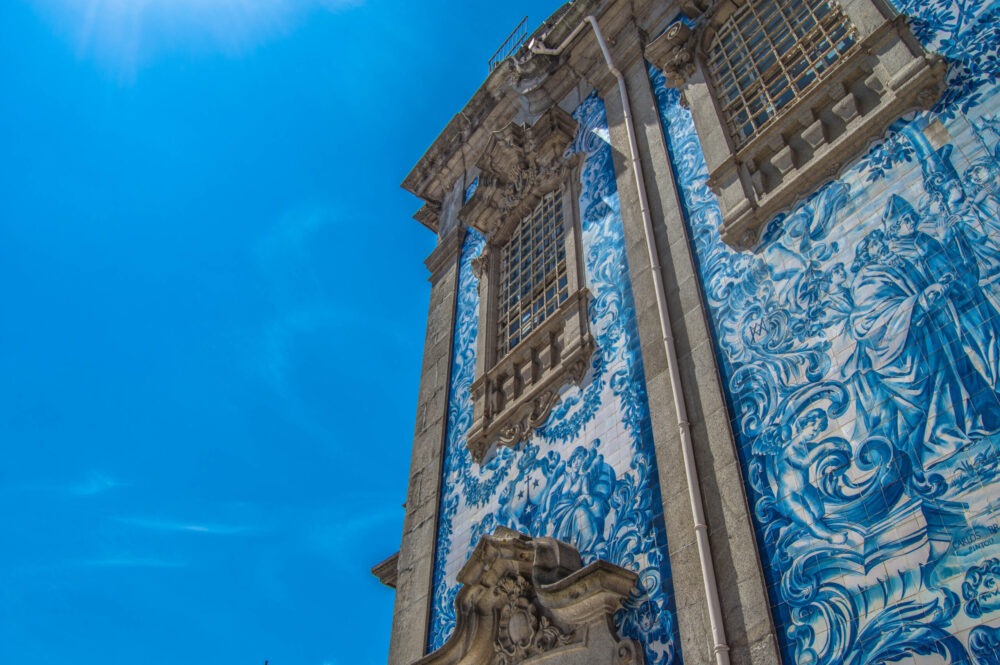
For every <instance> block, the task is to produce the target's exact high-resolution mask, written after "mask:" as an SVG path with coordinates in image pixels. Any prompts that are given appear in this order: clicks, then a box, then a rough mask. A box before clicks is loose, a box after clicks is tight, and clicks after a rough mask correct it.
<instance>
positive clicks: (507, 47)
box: [490, 16, 528, 72]
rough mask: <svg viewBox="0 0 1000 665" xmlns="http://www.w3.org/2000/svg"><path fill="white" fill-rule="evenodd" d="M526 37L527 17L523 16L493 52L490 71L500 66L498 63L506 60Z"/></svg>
mask: <svg viewBox="0 0 1000 665" xmlns="http://www.w3.org/2000/svg"><path fill="white" fill-rule="evenodd" d="M527 38H528V17H527V16H525V17H524V18H522V19H521V22H520V23H518V24H517V27H516V28H514V30H513V31H512V32H511V33H510V34H509V35H508V36H507V39H505V40H504V42H503V44H501V45H500V48H498V49H497V52H496V53H494V54H493V57H492V58H490V71H491V72H492V71H493V70H494V69H496V68H497V67H499V66H500V63H501V62H503V61H504V60H506V59H507V58H509V57H510V56H511V54H513V53H514V51H516V50H517V49H518V48H520V46H521V44H523V43H524V40H525V39H527Z"/></svg>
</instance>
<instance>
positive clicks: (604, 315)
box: [428, 96, 681, 665]
mask: <svg viewBox="0 0 1000 665" xmlns="http://www.w3.org/2000/svg"><path fill="white" fill-rule="evenodd" d="M574 117H575V119H576V120H577V122H578V123H579V130H578V132H577V136H576V138H575V140H574V143H573V145H572V146H571V147H570V148H569V151H570V152H581V153H583V154H584V155H585V162H584V167H583V171H582V175H581V181H582V182H581V184H582V188H581V190H582V192H583V193H582V194H581V197H580V210H581V216H582V220H581V222H582V224H581V225H582V232H583V234H582V239H583V252H584V261H585V266H586V280H587V287H588V289H589V290H590V293H591V295H592V304H591V306H590V325H591V332H592V333H593V334H594V337H595V338H596V340H597V346H598V350H597V351H596V352H595V354H594V356H593V359H592V363H591V367H590V369H589V371H588V373H587V376H586V377H585V379H584V381H583V385H582V387H567V388H566V389H565V390H564V391H563V393H562V396H561V401H560V403H559V404H558V405H557V406H556V407H555V409H554V410H553V412H552V415H551V417H550V418H549V420H548V422H546V423H545V425H544V426H542V427H541V428H539V429H538V430H536V432H535V434H534V435H533V436H532V438H531V440H530V442H528V443H526V444H522V445H520V446H519V447H518V448H516V449H502V450H500V451H499V452H498V454H497V455H496V456H495V457H494V458H493V459H492V460H490V461H489V462H488V463H486V464H485V465H484V466H482V467H480V466H479V465H477V464H475V463H473V462H472V461H471V459H470V457H469V454H468V452H467V450H466V447H465V436H466V433H467V432H468V429H469V426H470V423H471V420H472V403H471V400H470V399H469V387H470V386H471V384H472V381H473V378H474V377H473V374H474V366H475V350H476V334H477V332H478V330H477V327H478V321H477V310H478V306H479V294H478V292H477V287H478V283H477V280H476V278H475V277H474V275H473V272H472V268H471V261H472V259H473V258H474V257H475V256H477V255H478V254H479V253H480V252H481V251H482V248H483V245H484V239H483V237H482V236H481V235H479V234H478V233H476V232H475V231H470V232H469V234H468V236H467V238H466V241H465V245H464V247H463V250H462V260H461V269H460V275H459V286H458V291H459V293H458V311H457V319H456V328H455V337H454V356H453V364H452V376H451V385H450V395H449V408H448V433H447V438H446V452H445V462H444V482H443V489H442V496H441V519H440V522H439V524H440V526H439V532H438V539H437V551H436V559H435V569H434V598H433V609H432V616H431V631H430V639H429V644H428V648H429V649H431V650H433V649H436V648H438V647H440V646H441V645H442V644H443V643H444V642H445V640H446V639H447V637H448V636H449V635H450V633H451V631H452V630H453V628H454V623H455V608H454V600H455V594H456V593H457V591H458V586H457V584H456V582H455V578H456V575H457V573H458V571H459V570H460V569H461V567H462V565H463V564H464V563H465V562H466V560H467V559H468V557H469V555H470V554H471V552H472V550H473V548H474V547H475V545H476V543H477V542H478V540H479V538H480V537H481V536H482V535H483V534H485V533H492V532H493V530H494V529H495V528H496V527H497V526H498V525H504V526H508V527H511V528H513V529H517V530H519V531H521V532H524V533H528V534H530V535H545V536H554V537H556V538H559V539H562V540H565V541H568V542H570V543H573V544H574V545H575V546H576V547H577V548H578V549H579V550H580V552H581V554H582V556H583V558H584V562H585V563H586V562H590V561H593V560H595V559H597V558H601V559H605V560H608V561H611V562H613V563H616V564H618V565H621V566H623V567H625V568H628V569H630V570H633V571H635V572H637V573H638V574H639V579H640V583H639V586H640V589H639V590H638V591H637V593H635V594H634V595H633V597H632V598H630V600H629V602H628V604H627V607H626V608H625V609H624V610H622V611H621V612H619V613H618V616H617V621H618V624H619V629H620V631H621V632H622V634H624V635H626V636H629V637H634V638H637V639H638V640H640V641H641V643H642V644H644V645H646V648H647V654H646V656H647V662H649V663H650V664H651V665H665V664H667V663H680V662H681V659H680V654H679V652H678V646H677V645H678V641H677V633H676V628H675V621H674V602H673V597H672V591H671V583H670V568H669V562H668V561H667V557H666V552H667V544H666V536H665V532H664V529H663V519H662V508H661V501H660V496H659V486H658V480H657V469H656V464H655V458H654V454H653V444H652V437H651V434H650V424H649V406H648V403H647V399H646V394H645V380H644V378H643V368H642V359H641V357H640V353H639V340H638V336H637V332H636V324H635V306H634V304H633V301H632V291H631V285H630V282H629V279H628V267H627V263H626V258H625V244H624V237H623V234H622V224H621V217H620V214H619V204H618V193H617V188H616V183H615V174H614V166H613V164H612V154H611V147H610V145H609V137H608V129H607V120H606V118H605V114H604V105H603V103H602V101H601V100H600V99H599V98H598V97H596V96H591V97H589V98H588V99H586V100H585V101H584V102H583V103H582V104H581V105H580V107H579V108H578V109H577V110H576V112H575V114H574Z"/></svg>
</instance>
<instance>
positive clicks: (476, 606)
mask: <svg viewBox="0 0 1000 665" xmlns="http://www.w3.org/2000/svg"><path fill="white" fill-rule="evenodd" d="M458 580H459V582H460V583H461V584H462V585H463V586H462V589H461V590H460V591H459V592H458V597H457V598H456V600H455V607H456V610H457V625H456V626H455V632H454V633H453V634H452V636H451V638H449V640H448V641H447V642H446V643H445V644H444V646H442V647H441V648H440V649H438V650H437V651H435V652H433V653H431V654H429V655H427V656H426V657H424V658H421V659H420V660H419V661H417V665H518V664H520V663H525V664H526V665H543V664H544V665H591V664H593V665H598V664H600V665H630V664H635V665H642V663H643V656H642V650H641V648H639V645H638V644H636V643H635V642H634V641H632V640H629V639H622V638H620V637H619V636H618V635H616V634H615V633H614V631H613V628H612V627H613V625H614V622H613V616H614V613H615V611H616V610H617V609H618V608H619V607H620V605H621V603H622V602H623V601H624V600H625V599H626V598H627V597H628V595H629V593H630V592H631V591H632V588H633V586H634V584H635V580H636V575H635V573H633V572H631V571H627V570H625V569H623V568H619V567H617V566H613V565H611V564H609V563H607V562H604V561H595V562H594V563H591V564H589V565H588V566H585V567H584V566H583V565H582V563H581V561H580V554H579V553H578V552H577V551H576V549H575V548H574V547H572V546H571V545H568V544H566V543H564V542H561V541H558V540H555V539H553V538H529V537H528V536H525V535H523V534H519V533H517V532H516V531H511V530H510V529H505V528H503V527H500V528H499V529H498V530H497V531H496V533H494V534H493V535H492V536H484V537H483V538H482V539H481V540H480V541H479V545H478V546H477V547H476V549H475V551H474V552H473V553H472V556H471V557H470V559H469V561H468V563H466V564H465V566H464V567H463V568H462V570H461V572H460V573H459V575H458Z"/></svg>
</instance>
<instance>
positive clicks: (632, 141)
mask: <svg viewBox="0 0 1000 665" xmlns="http://www.w3.org/2000/svg"><path fill="white" fill-rule="evenodd" d="M588 23H589V24H590V27H591V28H593V30H594V36H595V37H596V38H597V43H598V45H599V46H600V47H601V53H603V54H604V62H605V63H606V64H607V66H608V69H609V70H610V72H611V74H612V75H613V76H614V77H615V79H616V80H617V81H618V92H619V94H620V95H621V102H622V110H623V112H624V115H625V131H626V133H627V134H628V144H629V152H630V155H629V159H630V163H631V166H632V174H633V175H634V176H635V185H636V189H637V190H638V194H639V212H640V213H641V215H642V226H643V232H644V234H645V240H646V251H647V253H648V254H649V264H650V270H651V271H652V274H653V285H654V291H655V294H656V310H657V313H658V314H659V317H660V331H661V332H662V334H663V350H664V352H665V354H666V357H667V370H668V372H669V375H670V388H671V391H672V392H673V398H674V410H675V412H676V416H677V429H678V431H679V433H680V439H681V450H682V453H683V458H684V475H685V476H686V478H687V485H688V499H689V500H690V502H691V515H692V517H693V518H694V531H695V539H696V542H697V544H698V559H699V561H700V563H701V576H702V582H703V583H704V587H705V601H706V603H707V604H708V618H709V624H710V626H711V630H712V651H713V653H714V654H715V662H716V664H717V665H729V645H728V644H727V643H726V635H725V631H724V630H723V624H722V605H721V603H720V601H719V586H718V582H717V579H716V576H715V566H714V565H713V564H712V549H711V544H710V543H709V540H708V525H707V524H706V522H705V510H704V507H703V505H702V501H701V493H700V492H699V487H700V482H699V480H698V469H697V467H696V466H695V460H694V447H693V445H692V443H691V427H690V424H689V422H688V416H687V407H686V406H685V404H684V391H683V382H682V380H681V375H680V369H679V367H678V363H677V349H676V347H675V345H674V335H673V328H672V326H671V324H670V309H669V307H668V305H667V297H666V293H665V291H664V288H663V276H662V271H661V268H660V261H659V254H658V252H657V251H656V240H655V237H654V235H653V219H652V216H651V215H650V212H649V203H648V197H647V194H646V184H645V180H644V178H643V171H642V164H641V163H640V161H639V148H638V144H637V143H636V138H635V126H634V124H633V122H632V108H631V105H630V104H629V97H628V89H627V88H626V86H625V77H624V76H623V75H622V73H621V72H620V71H619V70H618V68H617V67H615V65H614V61H613V60H612V58H611V52H610V51H609V50H608V45H607V43H606V42H605V41H604V35H603V34H602V33H601V28H600V26H599V25H598V24H597V19H595V18H594V17H593V16H592V15H591V16H587V17H586V18H584V19H583V21H582V22H581V23H580V25H578V26H577V27H576V28H575V29H574V30H573V32H571V33H570V34H569V36H568V37H566V39H564V40H563V42H562V43H561V44H560V45H559V46H558V47H556V48H554V49H550V48H547V47H545V46H543V45H540V44H538V43H537V41H536V40H534V39H532V40H531V42H530V43H529V45H528V48H529V50H530V51H531V52H532V53H538V54H542V55H553V56H557V55H560V54H562V52H563V51H564V50H565V49H566V47H567V46H569V44H570V43H571V42H572V41H573V40H574V39H575V38H576V36H577V35H578V34H580V31H581V30H582V29H583V28H584V27H585V26H586V24H588Z"/></svg>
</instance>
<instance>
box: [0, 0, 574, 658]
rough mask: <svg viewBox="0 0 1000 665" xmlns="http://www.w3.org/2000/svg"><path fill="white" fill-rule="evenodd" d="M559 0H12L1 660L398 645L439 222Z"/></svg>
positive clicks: (2, 189) (4, 95)
mask: <svg viewBox="0 0 1000 665" xmlns="http://www.w3.org/2000/svg"><path fill="white" fill-rule="evenodd" d="M559 4H560V3H559V2H555V1H553V2H542V1H539V2H532V3H523V4H520V5H519V4H516V3H488V4H487V3H484V4H483V5H476V4H472V5H470V4H469V3H458V2H443V1H433V0H432V1H429V2H420V3H414V2H402V1H398V0H385V1H382V2H379V1H377V0H368V1H363V0H4V1H3V2H0V285H2V286H0V296H2V305H0V307H2V309H0V377H2V379H0V442H2V444H3V448H2V450H3V453H4V455H3V462H2V463H0V514H2V515H3V519H2V522H0V523H2V524H3V525H4V535H5V537H4V543H3V547H0V661H4V662H7V661H9V662H17V663H20V664H22V665H34V664H39V665H47V664H50V663H51V664H55V663H59V664H62V663H66V662H73V663H79V664H81V665H87V664H90V663H95V664H96V663H101V665H119V664H120V665H126V664H128V665H132V664H134V663H136V662H143V663H146V664H147V665H157V664H159V663H164V664H166V663H170V664H171V665H173V664H175V663H178V662H190V663H202V662H205V663H207V662H213V663H219V664H221V665H227V664H233V665H237V664H239V665H243V664H247V665H255V664H260V663H263V662H264V660H265V659H267V660H269V662H270V663H271V665H324V664H336V663H345V664H346V663H351V664H352V665H354V664H367V663H384V662H385V657H386V651H387V648H388V637H389V628H390V623H391V610H392V599H393V594H392V592H391V591H390V590H388V589H386V588H384V587H381V586H380V585H379V584H378V582H377V581H376V580H375V579H374V578H373V577H371V576H370V575H369V574H368V569H369V568H370V567H371V566H372V565H373V564H375V563H377V562H378V561H380V560H382V559H383V558H384V557H386V556H388V555H389V554H392V553H393V552H395V551H396V549H397V548H398V544H399V534H400V530H401V527H402V518H403V510H402V508H401V504H402V503H403V501H404V500H405V492H406V476H407V470H408V465H409V446H410V440H411V436H412V430H413V422H414V414H415V409H416V396H417V381H418V375H419V367H420V354H421V350H422V345H423V333H424V323H425V316H426V307H427V297H428V289H429V286H428V283H427V280H426V270H425V268H424V267H423V259H424V257H425V256H426V255H427V254H428V253H429V252H430V250H431V249H432V247H433V242H434V239H433V237H432V235H431V234H430V233H429V232H428V231H426V230H425V229H424V228H423V227H422V226H420V225H419V224H418V223H417V222H415V221H413V220H411V219H410V216H411V215H412V213H413V212H414V211H415V210H416V209H417V208H418V207H419V202H418V201H417V200H416V199H414V198H413V197H412V196H410V195H409V194H407V193H405V192H403V191H402V190H401V189H399V183H400V182H401V181H402V179H403V178H404V177H405V175H406V173H407V172H408V171H409V169H410V167H411V166H412V165H413V164H414V163H415V162H416V160H417V159H418V158H419V157H420V155H421V154H422V153H423V151H424V150H425V149H426V148H427V147H428V146H429V145H430V143H431V142H432V141H433V139H434V137H435V136H436V135H437V133H438V132H439V131H440V130H441V129H442V128H443V127H444V125H445V124H446V123H447V121H448V120H449V119H450V118H451V116H452V115H453V114H454V113H456V112H457V111H458V110H459V109H460V108H461V106H462V105H463V104H464V102H465V101H466V100H467V99H468V97H469V96H470V95H471V94H472V93H473V92H474V90H475V89H476V87H477V86H478V85H479V84H480V83H481V82H482V80H483V78H484V77H485V74H486V61H487V59H488V58H489V56H490V55H491V54H492V52H493V50H494V49H495V48H496V47H497V46H498V45H499V44H500V42H501V41H502V40H503V38H504V37H505V36H506V35H507V33H508V32H509V31H510V30H511V29H512V28H513V27H514V25H515V24H516V23H517V21H518V20H519V19H520V18H521V16H523V15H525V14H528V15H529V16H530V17H531V18H530V23H531V24H532V25H537V24H538V23H539V22H541V20H542V19H544V18H545V17H546V16H548V15H549V14H550V13H551V12H552V11H554V10H555V9H556V8H557V7H558V5H559Z"/></svg>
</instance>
